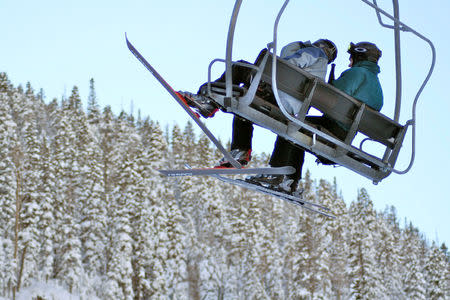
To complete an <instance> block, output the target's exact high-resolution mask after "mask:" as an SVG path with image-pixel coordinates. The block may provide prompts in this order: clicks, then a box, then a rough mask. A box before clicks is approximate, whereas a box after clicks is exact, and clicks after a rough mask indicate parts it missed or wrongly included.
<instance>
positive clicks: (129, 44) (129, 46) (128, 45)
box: [125, 32, 132, 49]
mask: <svg viewBox="0 0 450 300" xmlns="http://www.w3.org/2000/svg"><path fill="white" fill-rule="evenodd" d="M125 41H126V42H127V47H128V49H131V47H132V46H131V43H130V41H129V40H128V36H127V33H126V32H125Z"/></svg>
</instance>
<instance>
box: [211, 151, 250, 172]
mask: <svg viewBox="0 0 450 300" xmlns="http://www.w3.org/2000/svg"><path fill="white" fill-rule="evenodd" d="M251 153H252V150H251V149H249V150H240V149H233V150H231V151H230V155H231V156H232V157H233V158H234V159H235V160H236V161H237V162H238V163H240V164H241V165H242V166H246V165H247V164H248V163H249V161H250V160H251V159H252V155H251ZM215 168H233V165H232V164H231V163H230V161H229V160H228V159H227V158H226V157H222V159H221V160H220V161H219V165H218V166H216V167H215Z"/></svg>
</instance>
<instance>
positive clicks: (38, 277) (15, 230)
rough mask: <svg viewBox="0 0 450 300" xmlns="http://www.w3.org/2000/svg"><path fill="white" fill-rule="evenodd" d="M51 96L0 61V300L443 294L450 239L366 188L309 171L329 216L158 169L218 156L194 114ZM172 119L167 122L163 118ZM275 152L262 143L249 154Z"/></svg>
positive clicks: (258, 160) (310, 192) (311, 193)
mask: <svg viewBox="0 0 450 300" xmlns="http://www.w3.org/2000/svg"><path fill="white" fill-rule="evenodd" d="M90 91H91V93H90V96H89V99H87V100H88V101H87V102H88V103H89V105H88V107H87V110H85V109H84V108H83V107H82V104H81V103H82V100H81V99H80V96H79V94H78V89H77V88H76V87H74V88H73V90H72V93H71V95H70V97H68V98H67V99H59V100H57V99H54V100H52V101H46V102H44V101H43V92H39V93H36V92H34V91H33V90H32V88H31V86H29V85H27V86H26V87H25V88H22V87H15V86H13V84H11V83H10V82H9V80H8V78H7V76H6V74H5V73H0V137H1V138H0V144H1V145H0V207H1V209H0V245H1V246H2V247H1V248H0V299H1V297H4V298H5V299H12V298H14V297H15V298H16V299H30V298H32V297H38V296H39V297H41V299H318V298H322V299H446V298H447V299H449V298H450V260H449V256H448V253H447V248H446V246H445V245H435V244H434V243H430V242H428V241H427V238H426V237H424V236H423V235H422V234H421V233H420V230H419V229H417V228H415V227H414V225H413V224H411V223H410V222H409V221H403V220H402V221H400V220H398V219H397V215H396V211H395V208H394V207H389V208H386V210H384V211H375V210H374V208H373V203H372V200H371V199H370V196H369V195H368V193H367V191H366V190H364V189H360V190H359V194H358V199H357V200H356V201H354V202H352V203H349V202H347V203H349V204H346V202H345V201H344V199H342V196H341V194H340V192H339V187H338V186H337V184H336V183H330V182H327V181H325V180H320V179H313V177H312V175H311V174H310V173H309V172H308V174H307V176H306V178H305V179H304V180H303V182H302V187H303V188H304V189H305V195H306V199H307V200H308V201H311V202H317V203H320V204H324V205H326V206H328V207H330V208H331V209H332V211H333V213H334V214H335V215H336V216H337V218H336V219H328V218H325V217H323V216H320V215H317V214H311V213H309V212H307V211H305V210H302V209H301V208H298V207H296V206H292V205H289V204H287V203H285V202H282V201H280V200H278V199H275V198H270V197H268V196H263V195H261V194H257V193H253V192H249V191H247V190H243V189H240V188H236V187H234V186H230V185H225V184H223V183H219V182H218V181H216V180H215V179H212V178H208V177H197V178H196V177H186V178H176V179H173V178H163V177H162V176H160V175H159V173H158V172H157V171H156V170H157V169H161V168H168V167H170V168H182V167H183V165H184V163H189V164H190V165H192V166H205V165H213V164H214V163H215V162H216V161H217V160H218V159H219V158H220V155H219V153H217V151H215V150H214V149H213V148H212V146H211V145H210V143H209V140H208V139H207V138H206V137H204V136H196V134H195V133H194V129H193V127H192V126H193V125H192V124H190V123H188V124H186V125H183V126H184V128H181V127H180V126H174V127H172V128H170V129H167V130H165V131H163V130H162V129H161V124H158V123H155V122H153V121H152V120H151V113H152V112H150V118H145V119H144V118H142V117H141V116H140V115H139V116H138V117H135V116H132V115H129V114H126V113H121V114H120V115H119V116H116V115H114V114H113V112H112V111H111V109H110V108H109V107H106V108H100V107H99V106H98V104H97V101H96V96H95V89H94V82H93V80H91V90H90ZM163 126H165V125H163ZM266 160H267V157H266V156H265V155H264V154H262V155H256V157H255V158H254V160H253V161H252V165H254V166H259V165H263V164H264V163H265V162H266Z"/></svg>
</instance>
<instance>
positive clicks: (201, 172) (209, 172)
mask: <svg viewBox="0 0 450 300" xmlns="http://www.w3.org/2000/svg"><path fill="white" fill-rule="evenodd" d="M125 39H126V42H127V46H128V49H129V50H130V51H131V53H133V55H134V56H135V57H136V58H137V59H138V60H139V61H140V62H141V63H142V64H143V65H144V66H145V68H146V69H147V70H148V71H149V72H150V73H152V75H153V76H154V77H155V78H156V79H157V80H158V81H159V83H161V85H162V86H163V87H164V88H165V89H166V90H167V91H168V92H169V94H170V95H171V96H172V97H173V98H174V99H175V100H176V101H177V102H178V104H180V106H181V107H182V108H183V109H184V110H185V111H186V112H187V114H188V115H189V116H190V117H191V118H192V119H193V120H194V122H195V123H196V124H197V125H198V126H199V127H200V129H202V131H203V132H204V133H205V134H206V136H207V137H208V138H209V139H210V140H211V142H212V143H213V144H214V145H215V146H216V147H217V148H218V149H219V151H220V152H222V154H223V155H224V157H225V158H226V159H227V160H228V161H229V162H230V163H231V164H232V165H233V167H234V168H229V169H228V168H209V169H208V168H206V169H192V168H190V167H189V166H188V168H187V169H183V170H160V171H159V172H161V173H162V174H164V175H166V176H212V177H214V178H217V179H218V180H220V181H222V182H226V183H230V184H233V185H237V186H241V187H244V188H247V189H251V190H254V191H258V192H260V193H263V194H267V195H271V196H274V197H277V198H280V199H282V200H285V201H287V202H290V203H293V204H295V205H299V206H301V207H303V208H305V209H308V210H310V211H313V212H316V213H319V214H321V215H324V216H327V217H332V218H333V217H334V216H333V215H331V214H330V213H328V212H329V209H328V208H326V207H324V206H321V205H318V204H314V203H311V202H308V201H305V200H303V198H302V197H301V196H294V195H290V194H287V193H282V192H279V191H275V190H272V189H270V188H267V187H264V186H262V185H258V184H255V183H252V182H248V181H245V180H241V179H232V178H228V177H225V176H223V175H236V174H256V175H257V174H283V175H288V174H292V173H294V171H295V169H294V168H293V167H279V168H251V169H244V168H242V166H241V164H240V163H239V162H237V161H236V160H235V159H234V158H233V157H232V156H231V154H230V153H229V152H228V151H227V150H226V149H225V148H224V147H223V146H222V145H221V144H220V142H219V141H218V140H217V139H216V137H215V136H214V135H213V134H212V133H211V131H209V129H208V128H207V127H206V126H205V125H204V124H203V123H202V122H201V121H200V119H199V117H198V114H196V113H195V112H193V111H192V110H191V109H190V107H189V106H188V105H187V104H186V102H185V100H184V99H183V98H182V96H181V95H180V94H179V93H177V92H176V91H175V90H174V89H173V88H172V87H171V86H170V85H169V84H168V83H167V82H166V81H165V80H164V78H163V77H162V76H161V75H160V74H159V73H158V72H157V71H156V70H155V68H153V67H152V65H150V63H149V62H148V61H147V60H146V59H145V58H144V57H143V56H142V55H141V54H140V53H139V51H138V50H137V49H136V48H135V47H134V46H133V45H132V44H131V43H130V41H129V40H128V38H127V37H126V36H125Z"/></svg>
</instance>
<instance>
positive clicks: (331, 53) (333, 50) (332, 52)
mask: <svg viewBox="0 0 450 300" xmlns="http://www.w3.org/2000/svg"><path fill="white" fill-rule="evenodd" d="M313 46H316V47H319V48H321V49H322V50H323V51H324V52H325V54H326V55H327V57H328V63H331V62H333V61H334V60H335V59H336V56H337V47H336V45H335V44H334V43H333V42H332V41H330V40H327V39H320V40H317V41H315V42H314V43H313Z"/></svg>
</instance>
